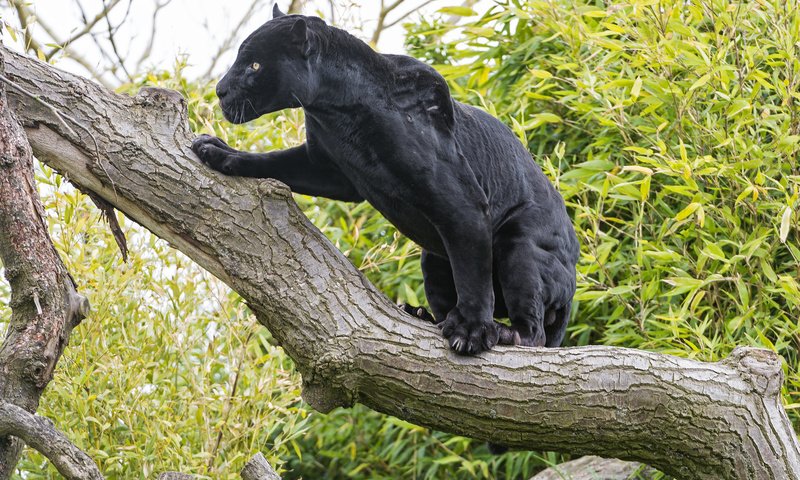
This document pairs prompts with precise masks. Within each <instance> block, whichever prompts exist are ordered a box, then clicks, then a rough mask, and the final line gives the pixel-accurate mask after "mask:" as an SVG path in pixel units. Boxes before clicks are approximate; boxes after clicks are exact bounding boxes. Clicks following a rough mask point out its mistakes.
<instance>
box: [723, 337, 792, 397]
mask: <svg viewBox="0 0 800 480" xmlns="http://www.w3.org/2000/svg"><path fill="white" fill-rule="evenodd" d="M725 363H727V364H728V365H730V366H732V367H733V368H735V369H736V370H737V371H738V372H739V373H740V374H742V377H743V379H744V380H746V381H747V382H748V383H749V384H750V385H752V387H753V391H754V392H756V393H758V394H759V395H762V396H777V395H779V394H780V391H781V386H782V385H783V370H781V357H780V356H779V355H778V354H777V353H775V352H773V351H772V350H767V349H765V348H755V347H736V348H735V349H734V350H733V351H732V352H731V354H730V355H729V356H728V358H726V359H725Z"/></svg>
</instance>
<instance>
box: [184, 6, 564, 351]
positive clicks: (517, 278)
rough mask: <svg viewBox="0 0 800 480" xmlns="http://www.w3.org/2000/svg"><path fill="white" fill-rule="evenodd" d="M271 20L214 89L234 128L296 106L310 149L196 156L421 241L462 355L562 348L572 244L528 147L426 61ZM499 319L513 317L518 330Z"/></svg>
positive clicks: (287, 19)
mask: <svg viewBox="0 0 800 480" xmlns="http://www.w3.org/2000/svg"><path fill="white" fill-rule="evenodd" d="M274 17H275V18H274V19H273V20H271V21H269V22H267V23H266V24H264V25H263V26H262V27H260V28H259V29H257V30H256V31H255V32H253V33H252V34H251V35H250V36H249V37H248V38H247V39H246V40H245V41H244V42H243V44H242V46H241V47H240V49H239V53H238V56H237V58H236V61H235V62H234V64H233V66H232V67H231V68H230V70H229V71H228V73H227V74H226V75H225V77H224V78H223V79H222V80H221V81H220V82H219V84H218V85H217V95H218V97H219V100H220V106H221V108H222V111H223V113H224V115H225V117H226V118H227V119H228V120H230V121H231V122H233V123H243V122H247V121H249V120H253V119H255V118H258V117H259V116H261V115H263V114H265V113H269V112H274V111H277V110H281V109H284V108H297V107H302V108H303V109H304V110H305V114H306V131H307V141H306V143H305V144H303V145H301V146H299V147H295V148H290V149H287V150H282V151H275V152H269V153H261V154H256V153H247V152H240V151H236V150H234V149H232V148H230V147H228V146H227V145H226V144H225V143H224V142H222V141H221V140H219V139H218V138H214V137H210V136H208V135H203V136H200V137H198V138H197V139H196V140H195V142H194V144H193V145H192V149H193V150H194V152H195V153H196V154H197V155H198V157H200V159H201V160H202V161H203V162H204V163H206V164H207V165H209V166H211V167H212V168H214V169H215V170H218V171H220V172H222V173H225V174H227V175H242V176H250V177H262V178H263V177H268V178H275V179H277V180H280V181H282V182H284V183H286V184H287V185H289V187H290V188H291V189H292V190H293V191H295V192H297V193H303V194H308V195H318V196H323V197H328V198H333V199H338V200H346V201H353V202H360V201H363V200H367V201H369V202H370V203H371V204H372V205H373V206H374V207H375V208H376V209H378V210H379V211H380V212H381V213H383V215H385V216H386V218H387V219H388V220H389V221H391V222H392V223H393V224H394V225H395V226H397V228H398V229H399V230H400V231H401V232H403V233H404V234H405V235H407V236H408V237H409V238H411V239H412V240H414V241H415V242H417V243H418V244H419V245H420V246H421V247H422V248H423V254H422V271H423V274H424V279H425V293H426V295H427V297H428V302H429V303H430V306H431V310H432V313H433V317H434V318H435V320H436V321H437V322H438V323H439V325H440V327H441V329H442V333H443V335H444V336H445V337H446V338H447V339H448V341H449V343H450V346H451V347H452V348H453V349H454V350H455V351H456V352H458V353H462V354H477V353H479V352H481V351H484V350H488V349H490V348H492V347H493V346H494V345H495V344H497V343H498V342H499V341H500V342H502V343H516V344H521V345H528V346H548V347H556V346H559V345H560V344H561V341H562V340H563V338H564V331H565V328H566V326H567V322H568V320H569V315H570V304H571V301H572V295H573V294H574V292H575V263H576V262H577V258H578V243H577V239H576V237H575V232H574V230H573V228H572V224H571V223H570V219H569V217H568V215H567V212H566V209H565V208H564V202H563V200H562V199H561V196H560V195H559V194H558V192H556V190H555V189H554V188H553V186H552V185H551V184H550V182H549V181H548V180H547V179H546V177H545V176H544V175H543V174H542V171H541V169H540V168H539V167H538V166H537V165H536V164H535V163H534V162H533V161H532V159H531V156H530V153H529V152H528V151H527V150H526V149H525V147H523V146H522V144H521V143H520V142H519V141H518V140H517V138H516V137H515V136H514V135H513V134H512V132H511V131H510V130H509V129H508V128H507V127H506V126H504V125H503V124H502V123H500V122H499V121H498V120H497V119H495V118H493V117H492V116H490V115H488V114H486V113H485V112H483V111H481V110H478V109H477V108H473V107H471V106H469V105H464V104H461V103H459V102H456V101H454V100H453V99H452V98H451V97H450V92H449V90H448V87H447V84H446V83H445V81H444V79H443V78H442V77H441V76H440V75H439V74H438V73H437V72H436V71H435V70H434V69H433V68H431V67H430V66H428V65H426V64H424V63H422V62H419V61H417V60H415V59H413V58H410V57H406V56H401V55H381V54H378V53H376V52H375V51H373V50H372V49H371V48H370V47H369V46H367V45H366V44H365V43H364V42H361V41H360V40H358V39H356V38H355V37H353V36H351V35H350V34H348V33H347V32H345V31H343V30H339V29H337V28H333V27H330V26H328V25H326V24H325V23H324V22H323V21H322V20H321V19H319V18H314V17H306V16H301V15H284V14H282V13H281V12H280V11H278V10H277V8H276V9H275V15H274ZM493 317H495V318H505V317H508V318H510V320H511V324H512V326H513V327H512V328H513V330H512V329H509V328H508V327H504V326H503V325H501V324H499V323H497V322H495V321H493Z"/></svg>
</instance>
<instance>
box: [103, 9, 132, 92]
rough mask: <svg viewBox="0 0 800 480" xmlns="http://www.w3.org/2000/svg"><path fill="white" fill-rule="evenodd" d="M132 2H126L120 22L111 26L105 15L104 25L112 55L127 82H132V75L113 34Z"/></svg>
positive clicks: (128, 11) (126, 14) (126, 15)
mask: <svg viewBox="0 0 800 480" xmlns="http://www.w3.org/2000/svg"><path fill="white" fill-rule="evenodd" d="M132 4H133V0H130V1H129V2H128V9H127V10H126V11H125V16H124V17H123V19H122V20H121V21H120V23H119V24H118V25H117V26H116V27H113V26H112V25H111V19H110V18H109V17H108V15H106V16H105V20H106V25H107V26H108V42H109V43H110V44H111V51H113V52H114V56H115V57H116V62H117V64H118V65H119V66H120V68H122V72H123V73H125V76H126V77H127V79H128V82H133V76H132V75H131V74H130V72H129V71H128V68H127V67H126V66H125V59H124V58H123V57H122V55H120V53H119V49H118V48H117V41H116V39H115V35H116V33H117V31H118V30H119V26H120V25H122V23H123V22H124V21H125V19H126V18H127V17H128V14H129V13H130V11H131V5H132Z"/></svg>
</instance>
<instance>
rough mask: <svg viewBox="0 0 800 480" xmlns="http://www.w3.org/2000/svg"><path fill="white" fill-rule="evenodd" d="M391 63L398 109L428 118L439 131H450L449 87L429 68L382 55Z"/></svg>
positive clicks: (407, 59)
mask: <svg viewBox="0 0 800 480" xmlns="http://www.w3.org/2000/svg"><path fill="white" fill-rule="evenodd" d="M384 57H385V58H386V59H387V60H389V62H390V63H391V64H392V67H393V68H392V74H393V78H392V96H393V100H394V102H395V104H396V105H397V106H398V107H400V108H401V109H402V110H404V111H406V112H408V113H410V114H413V115H414V116H422V117H427V118H428V119H430V121H431V123H432V124H433V125H434V126H436V127H437V128H439V129H443V130H448V131H450V130H452V129H453V124H454V113H453V99H452V97H451V96H450V88H449V87H448V86H447V82H446V81H445V79H444V77H442V76H441V75H440V74H439V72H437V71H436V70H435V69H434V68H433V67H431V66H430V65H427V64H425V63H423V62H420V61H419V60H417V59H415V58H412V57H409V56H406V55H384Z"/></svg>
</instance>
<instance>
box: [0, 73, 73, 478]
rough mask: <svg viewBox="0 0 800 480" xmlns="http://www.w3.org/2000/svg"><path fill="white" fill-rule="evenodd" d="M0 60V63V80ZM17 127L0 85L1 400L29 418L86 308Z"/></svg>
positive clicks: (3, 443)
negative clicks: (6, 313)
mask: <svg viewBox="0 0 800 480" xmlns="http://www.w3.org/2000/svg"><path fill="white" fill-rule="evenodd" d="M2 73H3V62H2V59H0V74H2ZM44 218H45V217H44V209H43V207H42V204H41V202H40V201H39V194H38V190H37V188H36V183H35V181H34V178H33V157H32V154H31V148H30V146H29V144H28V140H27V139H26V137H25V132H24V130H23V128H22V125H21V124H20V122H19V121H18V120H17V118H16V116H15V115H14V113H13V112H12V111H11V109H9V108H8V105H7V101H6V95H5V94H4V88H3V87H2V85H0V258H2V261H3V265H4V266H5V276H6V278H7V279H8V281H9V283H10V284H11V302H10V304H11V309H12V314H11V318H10V320H9V322H8V333H7V334H6V337H5V340H4V341H3V344H2V345H0V402H7V403H9V404H12V405H15V406H17V407H20V408H22V409H24V410H25V411H27V412H31V413H33V412H35V411H36V408H37V407H38V405H39V396H40V395H41V394H42V391H43V390H44V388H45V386H47V384H48V382H50V379H51V378H52V376H53V370H54V369H55V365H56V362H57V361H58V359H59V358H60V356H61V353H62V351H63V350H64V347H65V346H66V344H67V339H68V338H69V334H70V332H71V331H72V329H73V327H74V326H75V325H77V324H78V323H79V322H80V321H81V319H83V317H84V316H85V315H86V313H87V312H88V309H89V305H88V302H87V301H86V299H85V298H84V297H82V296H80V295H78V293H77V291H76V289H75V284H74V282H73V281H72V277H70V275H69V273H68V272H67V269H66V267H65V266H64V264H63V263H62V262H61V259H60V258H59V256H58V254H57V253H56V250H55V248H54V247H53V244H52V242H51V241H50V236H49V234H48V232H47V225H46V223H45V220H44ZM11 432H13V429H11V427H9V428H8V429H4V428H0V479H7V478H10V477H11V474H12V473H13V471H14V467H15V465H16V464H17V459H18V458H19V454H20V452H21V451H22V447H23V443H22V441H20V440H19V439H17V438H16V437H13V436H9V435H8V434H9V433H11Z"/></svg>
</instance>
